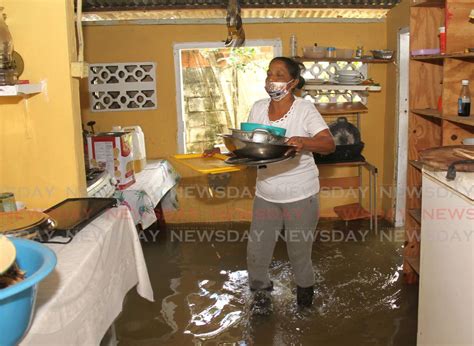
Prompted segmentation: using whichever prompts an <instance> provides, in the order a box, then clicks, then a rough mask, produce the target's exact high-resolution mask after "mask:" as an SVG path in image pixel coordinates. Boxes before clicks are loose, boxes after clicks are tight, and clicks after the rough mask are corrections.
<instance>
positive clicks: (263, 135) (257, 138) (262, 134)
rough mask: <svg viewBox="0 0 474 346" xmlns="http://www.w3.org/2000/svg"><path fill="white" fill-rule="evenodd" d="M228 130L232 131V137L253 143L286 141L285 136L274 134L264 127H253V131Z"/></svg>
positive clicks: (281, 142)
mask: <svg viewBox="0 0 474 346" xmlns="http://www.w3.org/2000/svg"><path fill="white" fill-rule="evenodd" d="M229 130H231V131H232V137H235V138H238V139H242V140H246V141H250V142H254V143H272V144H284V143H285V141H286V138H285V137H283V136H276V135H274V134H272V133H271V132H270V131H267V130H265V129H255V130H253V131H243V130H238V129H229Z"/></svg>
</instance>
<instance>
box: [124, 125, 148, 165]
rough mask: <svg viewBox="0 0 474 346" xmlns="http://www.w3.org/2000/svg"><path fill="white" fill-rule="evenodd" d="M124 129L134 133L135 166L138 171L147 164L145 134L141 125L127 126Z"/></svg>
mask: <svg viewBox="0 0 474 346" xmlns="http://www.w3.org/2000/svg"><path fill="white" fill-rule="evenodd" d="M122 131H125V132H130V133H132V142H133V168H134V171H135V173H138V172H140V171H141V170H143V168H145V166H146V148H145V134H144V133H143V131H142V129H141V127H140V126H125V127H123V128H122Z"/></svg>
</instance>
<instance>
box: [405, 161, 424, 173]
mask: <svg viewBox="0 0 474 346" xmlns="http://www.w3.org/2000/svg"><path fill="white" fill-rule="evenodd" d="M408 163H409V164H410V165H411V166H413V167H415V168H416V169H418V170H420V171H421V170H422V168H423V163H422V162H421V161H418V160H410V161H408Z"/></svg>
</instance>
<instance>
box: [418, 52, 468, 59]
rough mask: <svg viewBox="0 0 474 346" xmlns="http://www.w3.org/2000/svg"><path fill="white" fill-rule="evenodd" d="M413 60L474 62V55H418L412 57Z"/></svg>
mask: <svg viewBox="0 0 474 346" xmlns="http://www.w3.org/2000/svg"><path fill="white" fill-rule="evenodd" d="M411 59H412V60H417V61H429V60H444V59H462V60H472V61H474V53H452V54H435V55H417V56H412V57H411Z"/></svg>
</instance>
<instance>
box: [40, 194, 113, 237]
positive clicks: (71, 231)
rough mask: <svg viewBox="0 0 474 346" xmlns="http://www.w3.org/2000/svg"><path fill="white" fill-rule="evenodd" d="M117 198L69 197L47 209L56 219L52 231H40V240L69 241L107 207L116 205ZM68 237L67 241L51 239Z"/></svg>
mask: <svg viewBox="0 0 474 346" xmlns="http://www.w3.org/2000/svg"><path fill="white" fill-rule="evenodd" d="M116 204H117V200H116V199H115V198H97V197H92V198H89V197H86V198H68V199H65V200H64V201H62V202H60V203H58V204H56V205H54V206H52V207H51V208H49V209H47V210H45V213H46V214H48V215H49V216H50V217H51V218H53V219H54V220H55V221H56V226H55V228H54V230H53V231H52V232H48V233H45V232H42V231H40V241H41V242H43V243H60V244H67V243H69V242H70V241H71V240H72V239H73V237H74V235H75V234H76V233H77V232H79V231H80V230H81V229H82V228H84V227H85V226H86V225H87V224H88V223H89V222H91V221H92V220H94V219H95V218H96V217H98V216H99V215H101V214H102V213H103V212H105V211H106V210H107V209H110V208H112V207H114V206H116ZM56 236H60V237H66V238H69V239H68V240H67V241H64V242H62V241H61V242H59V241H51V240H50V238H52V237H56Z"/></svg>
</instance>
